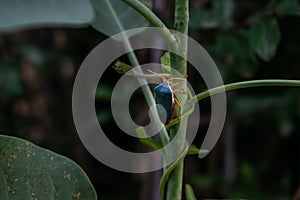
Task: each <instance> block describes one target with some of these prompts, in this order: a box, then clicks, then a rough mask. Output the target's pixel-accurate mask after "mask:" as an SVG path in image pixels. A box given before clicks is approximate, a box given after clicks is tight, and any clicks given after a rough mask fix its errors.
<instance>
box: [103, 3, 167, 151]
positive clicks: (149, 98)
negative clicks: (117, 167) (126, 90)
mask: <svg viewBox="0 0 300 200" xmlns="http://www.w3.org/2000/svg"><path fill="white" fill-rule="evenodd" d="M106 1H107V4H108V7H109V9H110V11H111V13H113V17H114V20H115V21H116V22H117V25H118V28H119V29H120V31H121V32H122V37H123V45H124V47H125V49H126V50H127V51H128V58H129V60H130V62H131V64H132V65H133V66H134V67H135V66H139V65H140V64H139V61H138V59H137V57H136V55H135V53H134V52H133V49H132V46H131V44H130V41H129V39H128V36H127V35H126V33H124V32H123V31H124V27H123V25H122V24H121V23H120V19H119V17H118V15H117V13H116V12H115V10H114V9H113V7H112V5H111V3H110V2H109V0H106ZM135 71H136V72H137V73H139V74H142V73H143V72H142V70H141V69H140V68H136V69H135ZM138 81H139V83H140V84H141V85H142V87H141V88H142V91H143V93H144V96H145V99H146V101H147V103H148V105H149V107H151V106H152V105H155V100H154V98H153V95H152V92H151V90H150V88H149V86H148V83H147V81H146V80H145V79H143V78H138ZM153 108H154V109H153V110H154V112H152V113H151V114H152V116H153V119H154V121H155V123H156V124H159V123H161V122H160V119H159V116H158V112H157V110H156V106H153ZM160 138H161V140H162V143H163V144H164V145H166V144H167V143H168V142H169V136H168V133H167V130H166V129H165V128H163V129H162V130H161V131H160Z"/></svg>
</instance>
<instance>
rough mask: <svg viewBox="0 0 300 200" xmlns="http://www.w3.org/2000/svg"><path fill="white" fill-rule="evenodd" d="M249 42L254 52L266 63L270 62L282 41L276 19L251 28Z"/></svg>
mask: <svg viewBox="0 0 300 200" xmlns="http://www.w3.org/2000/svg"><path fill="white" fill-rule="evenodd" d="M249 40H250V44H251V46H252V48H253V49H254V51H255V52H256V53H257V54H258V55H259V57H260V58H261V59H263V60H265V61H270V60H271V59H272V58H273V57H274V55H275V52H276V48H277V46H278V43H279V41H280V31H279V28H278V25H277V21H276V20H275V19H270V20H266V21H261V22H259V23H256V24H254V25H253V26H252V27H251V28H250V32H249Z"/></svg>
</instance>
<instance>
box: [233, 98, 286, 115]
mask: <svg viewBox="0 0 300 200" xmlns="http://www.w3.org/2000/svg"><path fill="white" fill-rule="evenodd" d="M280 101H282V99H279V98H278V97H261V96H247V97H237V98H235V99H234V100H233V103H232V110H233V111H235V112H237V113H239V114H243V115H251V114H254V113H256V112H258V111H260V110H262V109H265V108H267V107H268V106H272V105H277V104H278V103H279V102H280Z"/></svg>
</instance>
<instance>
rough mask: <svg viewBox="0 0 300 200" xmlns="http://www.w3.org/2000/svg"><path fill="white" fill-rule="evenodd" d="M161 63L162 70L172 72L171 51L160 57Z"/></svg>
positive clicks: (167, 72)
mask: <svg viewBox="0 0 300 200" xmlns="http://www.w3.org/2000/svg"><path fill="white" fill-rule="evenodd" d="M160 63H161V70H162V71H163V72H164V73H166V74H170V73H171V60H170V52H166V53H165V54H164V55H163V56H162V57H161V58H160Z"/></svg>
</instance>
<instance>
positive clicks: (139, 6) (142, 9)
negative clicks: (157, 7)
mask: <svg viewBox="0 0 300 200" xmlns="http://www.w3.org/2000/svg"><path fill="white" fill-rule="evenodd" d="M122 1H123V2H124V3H126V4H128V5H129V6H131V7H132V8H133V9H135V10H136V11H137V12H139V13H140V14H141V15H143V16H144V17H145V18H146V19H147V20H148V21H149V22H150V23H151V24H152V25H153V26H154V27H157V28H161V33H162V35H163V37H164V38H165V40H166V42H167V43H168V45H170V47H171V49H177V47H178V44H177V41H176V38H175V37H174V36H173V35H172V33H171V32H170V31H169V29H168V28H167V27H166V25H165V24H164V23H163V22H162V21H161V20H160V19H159V18H158V17H157V16H156V15H155V14H154V13H153V12H152V11H151V10H150V9H149V8H147V6H145V5H144V4H143V3H141V2H140V1H138V0H122Z"/></svg>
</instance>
